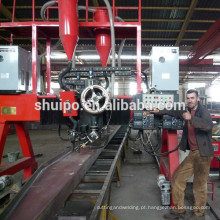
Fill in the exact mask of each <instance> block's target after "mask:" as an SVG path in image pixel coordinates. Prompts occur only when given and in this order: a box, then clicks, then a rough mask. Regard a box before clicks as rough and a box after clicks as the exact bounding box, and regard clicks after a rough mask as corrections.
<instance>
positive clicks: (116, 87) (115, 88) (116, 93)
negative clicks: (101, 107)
mask: <svg viewBox="0 0 220 220" xmlns="http://www.w3.org/2000/svg"><path fill="white" fill-rule="evenodd" d="M114 95H118V82H115V83H114Z"/></svg>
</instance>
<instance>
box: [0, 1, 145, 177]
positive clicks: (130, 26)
mask: <svg viewBox="0 0 220 220" xmlns="http://www.w3.org/2000/svg"><path fill="white" fill-rule="evenodd" d="M88 7H89V4H88V0H86V19H85V21H84V22H79V37H83V38H88V39H89V38H91V37H92V36H93V35H94V29H95V28H99V27H106V28H109V27H110V23H109V22H94V21H92V22H90V21H89V19H88ZM0 8H1V1H0ZM56 8H57V7H50V8H48V10H47V12H48V14H47V16H48V18H49V10H50V9H53V10H54V9H56ZM99 8H100V7H99ZM128 9H129V10H137V11H138V21H137V22H114V27H115V30H116V31H115V33H116V38H117V37H120V38H121V37H123V38H127V39H129V38H133V37H136V39H137V66H136V68H137V92H138V93H141V0H138V7H132V8H128V7H116V6H115V0H113V5H112V10H113V19H114V18H115V16H117V14H118V11H119V10H128ZM15 10H16V0H14V1H13V10H12V19H11V22H2V23H0V28H3V29H5V30H7V31H9V32H10V33H11V39H10V40H8V39H5V40H6V41H8V42H10V45H12V44H13V36H24V37H30V38H31V41H32V94H33V95H34V96H35V97H37V98H38V99H40V98H54V95H51V94H50V88H51V87H50V80H51V73H50V72H51V60H50V53H51V38H58V37H59V31H58V28H59V23H58V22H51V21H46V22H45V21H42V22H36V21H35V0H32V20H31V21H27V22H19V21H15ZM94 36H95V35H94ZM39 37H43V38H45V39H46V55H47V56H46V57H47V58H46V76H47V95H46V96H38V95H37V71H38V70H37V59H38V45H37V43H38V38H39ZM18 96H20V95H18ZM18 96H17V97H18ZM23 96H26V94H24V95H23ZM5 97H6V96H5V95H1V100H2V98H5ZM15 99H16V98H15ZM15 99H14V101H15ZM0 103H1V102H0ZM11 106H14V105H11ZM9 107H10V106H9ZM16 107H17V109H22V104H21V105H18V106H16ZM26 108H28V109H31V108H34V105H33V104H29V103H27V106H26ZM36 114H37V113H36ZM1 117H2V116H0V121H1V123H0V152H3V150H4V145H5V140H6V137H7V133H8V124H9V122H10V123H11V124H15V126H16V131H17V133H18V135H19V140H20V143H21V149H22V152H23V154H24V157H25V158H26V159H27V158H29V159H27V160H24V161H25V162H24V161H22V162H21V163H19V164H17V163H16V164H14V165H13V166H11V167H9V169H8V170H7V169H6V170H5V171H4V172H3V173H0V175H3V174H12V173H16V172H17V171H19V170H21V169H25V170H26V171H25V174H24V177H25V178H28V177H29V176H31V174H32V173H33V169H35V168H37V165H36V162H35V159H34V154H33V149H32V145H31V141H30V138H29V134H28V131H27V129H26V127H25V121H39V120H40V117H37V118H36V117H34V118H32V119H30V118H28V119H27V118H25V119H24V118H23V119H22V117H21V118H16V120H11V119H10V118H11V116H10V115H7V117H4V120H1V119H2V118H1ZM17 121H20V122H19V124H18V123H17ZM0 156H2V155H1V154H0ZM28 161H29V162H28ZM30 164H32V165H31V167H32V169H31V171H30V169H29V167H30ZM33 164H34V165H33Z"/></svg>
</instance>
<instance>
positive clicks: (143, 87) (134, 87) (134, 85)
mask: <svg viewBox="0 0 220 220" xmlns="http://www.w3.org/2000/svg"><path fill="white" fill-rule="evenodd" d="M141 91H142V93H146V92H147V88H146V84H145V83H144V82H142V83H141ZM135 94H137V82H130V85H129V95H135Z"/></svg>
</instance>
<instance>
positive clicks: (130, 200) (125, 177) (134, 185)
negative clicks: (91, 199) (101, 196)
mask: <svg viewBox="0 0 220 220" xmlns="http://www.w3.org/2000/svg"><path fill="white" fill-rule="evenodd" d="M134 136H135V135H134ZM129 145H130V146H132V147H133V148H138V147H137V146H138V142H132V141H129ZM141 150H142V154H138V155H137V154H133V150H132V149H130V148H128V149H127V153H126V155H127V156H126V162H125V163H122V178H121V186H120V187H119V188H118V187H117V186H116V185H115V184H113V185H112V194H111V204H110V208H111V209H112V211H111V213H112V214H114V215H115V216H116V217H117V218H118V219H119V220H133V219H137V220H146V219H150V220H161V219H163V215H164V214H165V213H167V212H169V209H168V208H169V207H166V206H161V196H160V189H159V187H158V186H157V175H158V174H159V169H158V166H157V163H156V160H155V159H154V158H153V157H151V156H150V155H149V154H147V153H146V152H145V151H144V150H143V149H141ZM210 181H214V182H215V202H216V203H217V204H220V203H219V202H220V180H218V178H217V177H213V178H212V179H210ZM192 195H193V193H192V184H190V183H189V184H188V186H187V189H186V198H185V205H187V206H190V205H191V206H193V201H192ZM209 196H210V195H209ZM191 214H192V211H190V210H187V217H186V219H188V218H189V217H190V216H191ZM205 220H216V218H215V217H214V215H213V214H212V213H211V211H210V210H207V211H206V216H205Z"/></svg>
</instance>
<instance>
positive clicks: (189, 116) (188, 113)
mask: <svg viewBox="0 0 220 220" xmlns="http://www.w3.org/2000/svg"><path fill="white" fill-rule="evenodd" d="M183 118H184V120H187V121H189V120H191V118H192V117H191V114H190V112H189V111H188V109H187V110H186V112H184V113H183Z"/></svg>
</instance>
